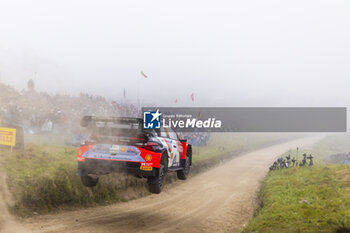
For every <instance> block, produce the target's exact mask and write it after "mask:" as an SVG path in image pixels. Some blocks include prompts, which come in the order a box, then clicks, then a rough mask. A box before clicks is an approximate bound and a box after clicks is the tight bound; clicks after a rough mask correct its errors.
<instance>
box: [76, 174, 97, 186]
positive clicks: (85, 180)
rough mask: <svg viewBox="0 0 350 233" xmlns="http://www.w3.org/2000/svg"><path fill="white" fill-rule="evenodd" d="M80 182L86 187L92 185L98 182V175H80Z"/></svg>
mask: <svg viewBox="0 0 350 233" xmlns="http://www.w3.org/2000/svg"><path fill="white" fill-rule="evenodd" d="M80 179H81V182H82V183H83V185H84V186H86V187H94V186H96V185H97V183H98V177H91V176H80Z"/></svg>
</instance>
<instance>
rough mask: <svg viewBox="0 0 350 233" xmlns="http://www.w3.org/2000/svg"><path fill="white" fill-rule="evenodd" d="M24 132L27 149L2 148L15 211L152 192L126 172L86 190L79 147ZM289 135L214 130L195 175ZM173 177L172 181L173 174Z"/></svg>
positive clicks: (0, 158) (197, 152)
mask: <svg viewBox="0 0 350 233" xmlns="http://www.w3.org/2000/svg"><path fill="white" fill-rule="evenodd" d="M26 136H27V137H26V142H29V144H27V145H26V149H25V150H24V151H16V150H15V151H13V152H10V150H5V149H1V151H0V169H3V170H4V172H5V173H6V174H7V183H8V187H9V190H10V192H11V193H12V194H13V203H14V204H13V206H12V207H11V210H12V212H13V213H14V214H16V215H20V216H29V215H32V214H33V213H34V212H37V213H39V214H40V213H45V212H49V211H55V210H57V209H62V208H63V209H70V208H77V207H86V206H94V205H101V204H102V205H104V204H110V203H115V202H119V201H126V200H129V199H134V198H137V197H140V196H144V195H148V194H149V193H148V191H147V189H146V182H145V180H144V179H137V178H135V177H133V176H127V175H122V174H110V175H107V176H102V177H101V178H100V181H99V183H98V185H97V186H96V187H94V188H86V187H84V186H83V185H82V184H81V181H80V178H79V177H77V176H76V175H75V172H76V166H77V164H76V150H75V148H74V147H69V146H64V145H63V143H64V137H62V136H57V138H56V140H55V136H53V135H51V136H49V135H26ZM294 137H295V136H294ZM289 138H290V136H288V135H282V136H281V135H279V136H278V135H274V136H271V135H270V136H267V135H264V134H259V135H253V134H215V135H213V137H211V139H210V142H209V145H208V147H203V148H194V155H193V158H194V159H193V163H194V169H193V171H192V173H193V174H194V173H195V172H199V171H201V167H204V168H207V167H209V166H212V165H213V164H215V163H217V162H219V161H220V159H221V158H222V156H223V155H225V156H229V155H234V154H237V153H240V152H243V151H248V150H252V149H254V148H258V147H262V146H265V145H269V144H273V143H277V142H280V141H281V140H287V139H289ZM33 142H40V143H44V144H45V145H42V144H40V145H39V144H33ZM169 180H174V179H172V178H171V177H169ZM128 189H129V190H128ZM130 189H131V192H129V191H130ZM130 193H131V194H130Z"/></svg>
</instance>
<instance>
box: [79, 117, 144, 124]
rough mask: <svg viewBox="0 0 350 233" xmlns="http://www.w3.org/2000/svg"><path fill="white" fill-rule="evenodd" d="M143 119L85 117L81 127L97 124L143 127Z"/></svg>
mask: <svg viewBox="0 0 350 233" xmlns="http://www.w3.org/2000/svg"><path fill="white" fill-rule="evenodd" d="M142 122H143V121H142V119H141V118H133V117H97V116H84V117H83V118H82V119H81V122H80V125H81V126H82V127H89V126H92V125H94V126H96V125H97V124H99V123H101V124H108V123H110V124H123V125H124V124H125V125H136V124H137V125H139V127H140V126H142Z"/></svg>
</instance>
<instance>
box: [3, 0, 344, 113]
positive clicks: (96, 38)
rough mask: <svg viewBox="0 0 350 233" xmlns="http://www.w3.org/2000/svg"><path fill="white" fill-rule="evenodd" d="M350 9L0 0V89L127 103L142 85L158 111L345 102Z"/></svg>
mask: <svg viewBox="0 0 350 233" xmlns="http://www.w3.org/2000/svg"><path fill="white" fill-rule="evenodd" d="M349 12H350V2H349V1H346V0H344V1H337V0H332V1H331V0H329V1H322V0H313V1H307V0H306V1H277V0H276V1H271V0H250V1H203V0H202V1H164V0H163V1H153V0H147V1H144V0H143V1H142V0H134V1H133V0H128V1H117V0H115V1H112V0H111V1H106V0H99V1H86V0H75V1H74V0H69V1H68V0H60V1H58V0H57V1H50V0H46V1H44V0H42V1H39V0H32V1H25V0H22V1H18V0H1V1H0V81H2V82H4V83H6V84H11V85H14V86H16V88H18V89H22V88H24V87H25V85H26V82H27V80H28V79H30V78H31V79H33V80H34V81H35V83H36V87H37V89H38V90H40V91H49V92H51V93H56V92H59V93H68V94H74V95H78V94H79V92H89V93H93V94H100V95H106V96H108V97H110V98H114V99H120V98H122V95H123V89H124V88H125V89H126V94H127V98H128V100H129V101H136V98H137V97H136V96H137V86H138V85H139V89H140V94H139V95H140V98H141V99H142V100H143V102H144V103H155V104H162V105H173V103H174V100H175V99H178V101H179V102H178V105H180V106H181V105H182V106H191V105H197V106H348V105H349V103H350V85H349V84H350V66H349V64H350V31H349V27H350V14H349ZM141 70H143V71H144V72H145V73H146V74H147V75H148V77H149V78H148V79H145V78H143V77H142V76H141V75H140V71H141ZM192 92H193V93H195V99H196V101H195V103H191V102H190V94H191V93H192Z"/></svg>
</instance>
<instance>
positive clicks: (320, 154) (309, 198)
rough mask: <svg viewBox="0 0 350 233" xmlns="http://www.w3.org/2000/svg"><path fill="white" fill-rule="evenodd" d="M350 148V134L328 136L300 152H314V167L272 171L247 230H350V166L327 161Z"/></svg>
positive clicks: (262, 189) (264, 183)
mask: <svg viewBox="0 0 350 233" xmlns="http://www.w3.org/2000/svg"><path fill="white" fill-rule="evenodd" d="M348 151H350V136H349V135H345V134H342V135H332V136H328V137H327V138H325V139H323V140H322V141H320V142H319V143H317V144H316V145H315V146H314V147H313V148H312V149H311V150H308V151H303V150H302V151H300V153H299V154H302V153H304V152H305V153H308V154H310V153H312V154H313V155H314V156H315V166H314V167H295V168H289V169H283V170H277V171H273V172H270V173H269V174H268V175H267V176H266V178H265V180H264V182H263V185H262V188H261V191H260V193H259V196H258V198H259V203H260V206H259V208H258V209H257V211H256V213H255V216H254V218H253V219H252V220H251V221H250V222H249V224H248V226H247V227H246V228H245V229H244V230H243V232H350V166H348V165H336V164H326V163H324V159H325V158H326V157H327V156H329V155H331V154H335V153H340V152H348ZM289 153H292V155H293V154H295V153H296V152H295V151H292V152H289ZM300 157H301V156H299V159H300Z"/></svg>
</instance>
